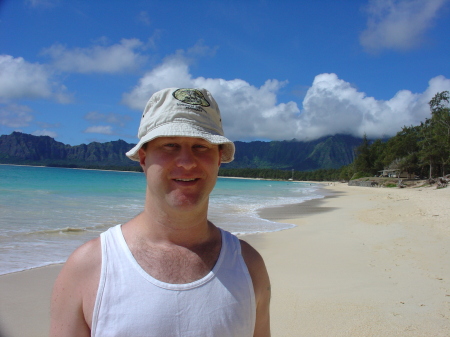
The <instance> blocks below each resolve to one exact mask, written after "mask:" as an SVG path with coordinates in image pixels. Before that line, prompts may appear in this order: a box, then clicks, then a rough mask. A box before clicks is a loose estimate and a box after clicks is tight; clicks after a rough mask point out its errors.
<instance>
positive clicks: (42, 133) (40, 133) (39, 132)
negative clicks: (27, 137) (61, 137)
mask: <svg viewBox="0 0 450 337" xmlns="http://www.w3.org/2000/svg"><path fill="white" fill-rule="evenodd" d="M31 134H32V135H34V136H49V137H52V138H56V137H58V134H57V133H56V132H54V131H50V130H47V129H43V130H36V131H34V132H32V133H31Z"/></svg>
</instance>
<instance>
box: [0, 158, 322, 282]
mask: <svg viewBox="0 0 450 337" xmlns="http://www.w3.org/2000/svg"><path fill="white" fill-rule="evenodd" d="M144 196H145V177H144V175H143V174H142V173H134V172H115V171H94V170H76V169H63V168H48V167H31V166H12V165H0V274H5V273H9V272H14V271H19V270H24V269H29V268H34V267H38V266H43V265H48V264H52V263H58V262H63V261H65V260H66V259H67V257H68V256H69V254H70V253H71V252H72V251H73V250H74V249H75V248H76V247H78V246H79V245H81V244H82V243H84V242H86V241H88V240H90V239H92V238H95V237H97V236H98V235H99V234H100V233H101V232H103V231H105V230H106V229H108V228H109V227H111V226H114V225H116V224H119V223H125V222H127V221H128V220H129V219H131V218H132V217H134V216H136V215H137V214H139V213H140V212H141V211H142V210H143V202H144ZM321 197H322V195H320V194H319V191H318V187H317V186H314V185H310V184H303V183H298V182H281V181H267V180H248V179H229V178H219V179H218V181H217V184H216V187H215V189H214V191H213V192H212V194H211V197H210V209H209V215H208V216H209V219H210V220H211V221H212V222H214V223H215V224H216V225H218V226H220V227H222V228H224V229H226V230H228V231H230V232H233V233H235V234H238V235H239V234H247V233H257V232H270V231H278V230H282V229H287V228H290V227H292V225H289V224H281V223H276V222H271V221H268V220H264V219H261V218H259V217H258V215H257V210H258V209H260V208H264V207H269V206H274V205H280V206H281V205H285V204H293V203H299V202H303V201H305V200H309V199H314V198H321Z"/></svg>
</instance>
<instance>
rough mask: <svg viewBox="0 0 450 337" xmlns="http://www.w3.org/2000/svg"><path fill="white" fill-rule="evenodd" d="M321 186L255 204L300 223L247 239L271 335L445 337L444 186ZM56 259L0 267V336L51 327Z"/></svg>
mask: <svg viewBox="0 0 450 337" xmlns="http://www.w3.org/2000/svg"><path fill="white" fill-rule="evenodd" d="M322 188H323V189H324V191H325V192H326V194H327V195H326V196H325V197H324V198H322V199H313V200H309V201H306V202H304V203H300V204H296V205H288V206H284V207H273V208H268V209H262V210H260V212H261V213H260V214H261V215H263V214H262V213H264V216H266V217H271V218H272V219H276V220H277V221H278V222H283V223H290V224H295V225H296V227H294V228H291V229H289V230H282V231H278V232H269V233H259V234H249V235H245V236H244V237H243V239H244V240H246V241H248V242H249V243H250V244H252V245H253V246H254V247H255V248H256V249H257V250H258V251H259V252H260V254H261V255H262V256H263V258H264V260H265V263H266V266H267V269H268V271H269V275H270V278H271V283H272V304H271V325H272V335H273V336H308V337H315V336H317V337H323V336H342V337H344V336H358V337H360V336H362V337H364V336H367V337H368V336H373V337H375V336H405V337H406V336H408V337H409V336H413V337H419V336H421V337H422V336H449V334H448V332H449V331H450V264H449V263H448V261H450V222H449V219H450V211H449V209H448V204H449V202H450V189H449V188H447V189H441V190H436V189H433V188H430V187H427V188H420V189H389V188H383V189H379V188H370V187H350V186H348V185H346V184H339V183H336V184H335V185H334V186H329V185H325V184H322ZM289 217H291V218H289ZM271 221H274V220H271ZM61 267H62V265H61V264H57V265H52V266H45V267H40V268H35V269H31V270H25V271H21V272H16V273H12V274H5V275H0V336H11V337H15V336H21V337H22V336H25V337H26V336H33V337H36V336H46V335H47V334H48V324H49V323H48V322H49V307H50V294H51V288H52V286H53V282H54V280H55V278H56V275H57V273H58V272H59V270H60V268H61Z"/></svg>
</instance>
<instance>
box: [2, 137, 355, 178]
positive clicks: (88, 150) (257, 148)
mask: <svg viewBox="0 0 450 337" xmlns="http://www.w3.org/2000/svg"><path fill="white" fill-rule="evenodd" d="M361 142H362V139H360V138H355V137H352V136H348V135H334V136H327V137H322V138H319V139H316V140H314V141H307V142H304V141H297V140H295V139H294V140H291V141H271V142H262V141H253V142H240V141H238V142H235V145H236V155H235V160H234V161H233V162H231V163H229V164H223V166H222V167H223V168H270V169H283V170H287V169H295V170H299V171H309V170H317V169H329V168H339V167H341V166H344V165H348V164H350V163H351V162H352V161H353V159H354V149H355V148H356V147H357V146H359V145H360V144H361ZM134 145H135V144H129V143H127V142H125V141H123V140H117V141H112V142H105V143H98V142H92V143H89V144H87V145H86V144H81V145H76V146H71V145H66V144H63V143H61V142H58V141H56V140H54V139H53V138H51V137H49V136H33V135H30V134H26V133H21V132H13V133H11V134H10V135H2V136H0V163H1V164H20V165H43V166H61V167H79V168H100V169H101V168H103V169H116V170H139V164H138V163H137V162H134V161H132V160H130V159H128V158H127V157H126V156H125V152H127V151H128V150H129V149H131V148H132V147H133V146H134Z"/></svg>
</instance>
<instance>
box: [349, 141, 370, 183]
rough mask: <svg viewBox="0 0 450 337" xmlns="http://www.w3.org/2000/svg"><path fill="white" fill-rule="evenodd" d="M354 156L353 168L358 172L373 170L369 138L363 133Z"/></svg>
mask: <svg viewBox="0 0 450 337" xmlns="http://www.w3.org/2000/svg"><path fill="white" fill-rule="evenodd" d="M355 152H356V158H355V161H354V163H353V169H354V171H355V173H356V172H360V173H368V174H369V173H370V174H371V175H372V174H373V173H371V172H372V171H373V168H372V163H371V162H370V145H369V140H368V139H367V136H366V134H364V137H363V140H362V143H361V145H360V146H358V147H357V148H356V150H355Z"/></svg>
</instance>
